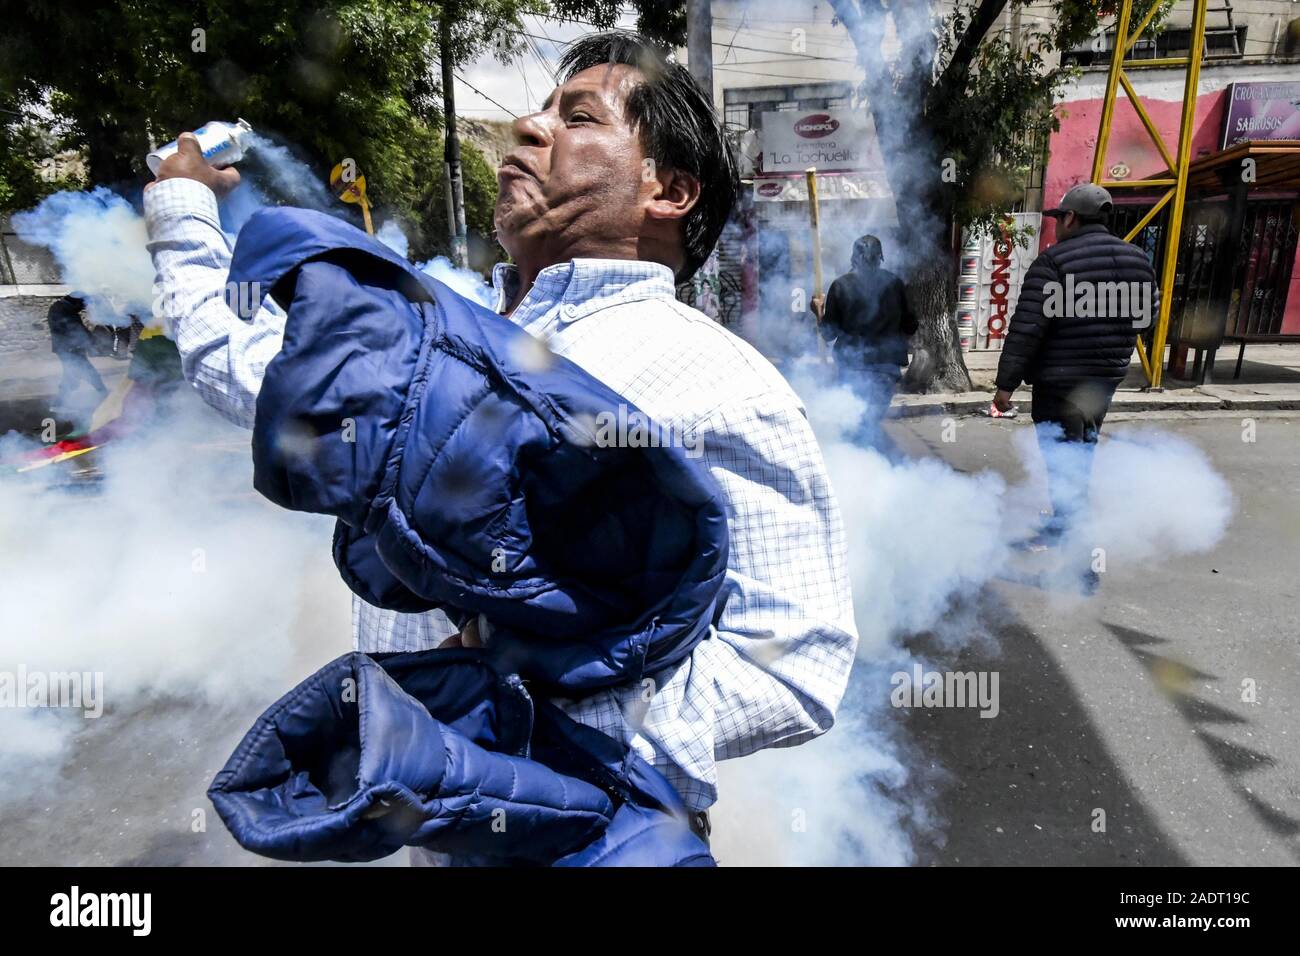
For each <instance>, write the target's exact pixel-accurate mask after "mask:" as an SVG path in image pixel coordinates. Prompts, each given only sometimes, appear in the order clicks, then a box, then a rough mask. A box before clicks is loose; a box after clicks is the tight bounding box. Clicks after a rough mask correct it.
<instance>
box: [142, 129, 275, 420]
mask: <svg viewBox="0 0 1300 956" xmlns="http://www.w3.org/2000/svg"><path fill="white" fill-rule="evenodd" d="M180 150H181V151H180V152H178V153H176V154H175V155H173V156H170V157H168V158H167V159H166V160H165V161H164V162H163V164H162V166H161V167H160V168H159V170H158V181H156V182H154V183H151V184H150V185H149V187H148V188H146V190H145V194H144V212H145V224H146V226H147V228H148V232H149V254H150V255H151V256H152V257H153V263H154V270H155V272H156V273H157V275H156V279H155V282H156V286H155V306H154V309H155V314H156V315H159V316H160V317H162V318H163V319H164V321H165V323H166V326H165V327H166V330H167V332H168V334H169V335H170V336H171V337H172V339H173V340H174V341H175V342H176V347H177V349H178V350H179V351H180V353H181V363H182V367H183V368H184V371H185V378H186V379H187V380H188V381H189V382H190V384H192V385H193V386H194V387H195V388H196V389H197V390H198V392H199V394H200V395H201V396H202V397H203V400H204V401H206V402H207V403H208V404H209V405H211V406H212V407H213V408H214V409H216V410H217V411H218V412H220V413H221V415H222V416H223V417H225V418H227V419H229V420H230V421H232V422H234V423H235V424H236V425H242V426H244V427H245V428H252V427H253V418H254V413H255V409H256V402H257V393H258V391H260V389H261V387H262V375H263V373H264V372H265V370H266V366H267V363H269V362H270V361H271V359H272V358H274V357H275V355H276V353H277V352H279V351H280V343H281V341H282V340H283V338H284V316H283V315H282V314H280V313H279V311H278V310H276V309H275V307H274V306H273V305H270V304H269V302H268V307H264V308H260V309H258V310H257V312H256V314H255V315H254V316H253V320H252V322H245V321H243V320H241V319H240V318H239V316H237V315H236V314H235V313H234V312H233V311H231V309H230V308H229V306H227V304H226V298H225V292H226V281H227V273H228V271H229V269H230V255H231V249H230V241H229V240H228V239H227V238H226V234H225V233H224V232H222V230H221V221H220V219H219V218H218V214H217V195H216V193H215V192H214V191H213V190H214V188H215V189H217V190H220V191H223V192H224V191H226V190H228V189H231V188H233V187H234V185H236V184H237V183H238V182H239V174H238V173H236V172H235V171H234V170H229V169H226V170H214V169H212V168H211V167H210V166H208V165H207V164H206V163H205V162H203V158H202V156H201V155H199V154H198V153H197V150H198V146H197V144H195V143H194V142H193V137H192V136H188V135H186V136H182V137H181V141H180ZM228 174H231V175H228ZM237 294H238V293H237ZM248 295H249V292H247V291H244V292H243V293H242V297H243V298H247V296H248Z"/></svg>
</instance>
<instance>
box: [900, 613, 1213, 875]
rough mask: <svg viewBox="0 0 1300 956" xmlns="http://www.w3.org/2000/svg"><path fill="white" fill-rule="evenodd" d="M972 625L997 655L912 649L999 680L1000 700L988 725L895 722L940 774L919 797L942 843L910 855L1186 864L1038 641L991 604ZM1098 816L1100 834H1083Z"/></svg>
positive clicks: (920, 713)
mask: <svg viewBox="0 0 1300 956" xmlns="http://www.w3.org/2000/svg"><path fill="white" fill-rule="evenodd" d="M981 617H982V618H983V619H984V621H985V623H986V624H988V626H989V630H990V632H992V633H996V634H997V635H998V641H999V642H1000V644H1001V647H1000V650H999V651H997V652H994V651H992V650H990V649H988V648H984V649H978V648H967V649H965V650H963V651H962V652H961V653H960V654H958V655H957V656H956V657H955V658H954V657H952V656H951V655H949V656H948V657H947V658H946V659H945V658H944V656H943V655H942V653H941V652H940V651H938V650H936V649H934V648H931V647H927V646H920V645H914V646H913V647H912V649H913V650H914V651H915V652H917V653H918V654H920V655H922V656H924V657H926V658H927V659H929V660H931V661H934V662H935V664H936V666H938V667H942V668H948V669H951V670H960V671H970V670H974V671H996V672H998V674H999V697H1000V701H999V705H1000V707H999V712H998V715H997V716H996V717H994V718H991V719H990V718H981V717H980V716H979V712H978V711H977V710H975V709H969V708H955V707H941V708H932V709H917V710H911V711H907V712H905V713H906V717H905V725H906V732H907V734H908V735H909V736H910V737H911V739H912V741H913V742H914V744H915V746H916V747H917V748H919V750H920V751H921V752H922V753H923V754H924V757H925V759H926V761H927V762H928V763H930V765H932V766H933V765H935V764H937V765H939V766H940V767H942V768H944V769H946V770H947V771H948V773H947V775H945V777H942V778H940V779H941V780H942V781H943V782H940V783H937V784H934V785H933V788H932V790H931V792H930V794H929V795H930V797H931V798H932V799H933V800H934V802H935V807H936V809H937V811H938V813H939V814H940V815H941V817H942V818H943V827H944V836H943V838H942V841H937V840H936V841H934V842H933V843H931V844H930V845H928V846H927V845H924V842H923V843H922V845H920V846H918V850H919V851H920V857H921V859H920V862H922V863H925V864H929V865H962V866H998V865H1012V866H1019V865H1029V866H1034V865H1038V866H1041V865H1045V864H1055V865H1066V866H1075V865H1088V866H1116V865H1144V866H1160V865H1164V866H1178V865H1185V864H1186V863H1187V862H1188V861H1187V860H1186V859H1185V858H1184V857H1183V856H1182V854H1180V853H1179V852H1178V850H1177V849H1176V848H1175V846H1174V844H1173V842H1172V840H1171V839H1170V838H1169V837H1168V836H1167V835H1166V834H1165V833H1164V832H1163V831H1162V829H1161V828H1160V826H1159V825H1158V824H1157V823H1156V821H1155V819H1154V818H1153V816H1152V815H1151V814H1150V813H1149V812H1148V811H1147V809H1146V808H1145V806H1144V805H1143V802H1142V799H1141V796H1140V795H1139V794H1138V793H1137V791H1136V790H1135V789H1134V788H1133V787H1132V785H1131V784H1130V783H1129V781H1128V780H1127V779H1125V776H1124V774H1123V772H1122V771H1121V770H1120V768H1119V766H1118V765H1117V764H1116V762H1115V761H1114V760H1113V759H1112V757H1111V756H1110V754H1109V753H1108V752H1107V749H1106V747H1105V745H1104V744H1103V742H1102V740H1101V738H1100V737H1099V735H1098V734H1097V733H1096V732H1095V730H1094V729H1093V727H1092V726H1091V723H1090V720H1089V717H1088V713H1087V710H1086V709H1085V707H1084V706H1083V704H1082V703H1081V701H1080V700H1079V699H1078V698H1077V696H1076V695H1075V692H1074V690H1073V688H1072V687H1071V685H1070V682H1069V680H1068V679H1067V677H1066V676H1065V674H1064V673H1063V672H1062V671H1061V670H1060V668H1059V667H1058V665H1057V663H1056V661H1055V660H1054V659H1053V658H1052V656H1051V655H1050V654H1048V653H1047V652H1046V650H1045V649H1044V648H1043V646H1042V643H1041V641H1040V639H1039V637H1038V636H1037V635H1036V634H1035V633H1034V632H1033V631H1032V630H1031V629H1030V628H1029V627H1028V626H1026V625H1025V624H1024V623H1023V622H1022V621H1020V620H1019V618H1017V617H1016V616H1015V614H1014V612H1012V611H1011V610H1010V609H1009V608H1007V607H1006V606H1005V605H1004V604H1002V602H1001V601H1000V600H998V599H997V598H996V597H995V596H992V595H990V596H988V597H987V598H986V605H985V607H984V609H983V613H982V615H981ZM924 643H925V642H921V644H922V645H924ZM1098 810H1100V811H1104V814H1105V817H1104V822H1105V830H1104V832H1101V831H1099V830H1097V829H1094V827H1098V826H1099V825H1100V823H1099V821H1100V817H1099V816H1098V813H1097V811H1098Z"/></svg>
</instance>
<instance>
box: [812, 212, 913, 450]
mask: <svg viewBox="0 0 1300 956" xmlns="http://www.w3.org/2000/svg"><path fill="white" fill-rule="evenodd" d="M883 259H884V252H883V250H882V249H881V247H880V240H879V239H877V238H876V237H875V236H862V237H860V238H859V239H858V240H857V241H856V242H854V243H853V261H852V268H851V269H850V270H849V271H848V272H846V273H845V274H844V275H842V276H840V277H839V278H838V279H836V280H835V281H834V282H832V283H831V288H830V291H829V292H828V293H827V295H826V300H825V303H823V302H822V301H821V297H820V296H814V297H813V303H812V305H813V309H814V311H816V312H817V313H818V315H819V316H820V317H821V321H822V324H823V325H824V326H825V327H826V329H827V332H828V334H829V335H833V336H835V339H834V342H833V343H832V347H831V352H832V354H833V355H834V357H835V364H836V366H837V367H838V369H839V375H840V379H841V380H842V381H845V382H847V383H849V384H850V385H852V386H853V387H854V388H855V389H856V390H857V391H859V392H860V393H862V395H863V398H865V399H866V401H867V402H868V405H869V407H868V410H867V417H868V421H867V422H866V425H865V427H866V430H867V431H868V432H870V433H872V435H874V436H875V439H876V440H880V441H883V439H884V434H883V432H881V431H880V429H879V423H880V419H881V418H882V417H883V416H884V414H885V412H886V411H888V410H889V402H890V399H892V398H893V396H894V391H895V390H896V389H897V388H898V381H899V379H900V378H901V377H902V366H904V365H906V364H907V344H908V339H909V338H910V337H911V336H912V335H914V334H915V333H916V328H917V322H916V315H915V314H914V313H913V312H912V309H911V307H910V306H909V305H908V304H907V295H906V293H905V290H904V287H903V282H902V280H901V279H899V278H898V276H896V275H894V273H892V272H890V271H889V270H888V269H885V268H882V267H881V265H880V263H881V261H882V260H883ZM875 443H876V441H875V440H873V444H875Z"/></svg>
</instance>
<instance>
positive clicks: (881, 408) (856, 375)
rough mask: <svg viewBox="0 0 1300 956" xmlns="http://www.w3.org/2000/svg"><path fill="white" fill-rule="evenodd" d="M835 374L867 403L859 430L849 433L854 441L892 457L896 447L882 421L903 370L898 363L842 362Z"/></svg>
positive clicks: (896, 389)
mask: <svg viewBox="0 0 1300 956" xmlns="http://www.w3.org/2000/svg"><path fill="white" fill-rule="evenodd" d="M838 376H839V380H840V382H841V384H844V385H847V386H848V387H849V388H850V389H852V390H853V393H854V394H855V395H857V396H858V397H859V398H860V399H862V400H863V401H864V402H866V405H867V409H866V411H865V412H864V413H863V415H862V420H861V422H860V423H859V425H858V431H857V433H856V434H855V435H853V436H852V437H853V441H854V442H855V443H856V444H858V445H863V446H865V447H868V448H874V449H876V450H877V451H879V452H881V453H882V454H884V455H886V456H889V457H892V456H893V454H894V453H895V451H896V449H895V447H894V443H893V441H892V440H891V439H890V438H889V436H888V435H887V434H885V429H884V427H883V426H882V424H881V421H882V419H884V417H885V414H886V413H887V412H888V411H889V403H890V402H891V401H892V400H893V398H894V393H895V392H896V391H898V383H899V381H900V380H901V379H902V377H903V370H902V369H901V368H899V367H898V366H897V365H889V364H884V365H879V364H873V365H862V364H858V365H853V364H846V363H844V362H842V361H841V362H840V364H839V366H838Z"/></svg>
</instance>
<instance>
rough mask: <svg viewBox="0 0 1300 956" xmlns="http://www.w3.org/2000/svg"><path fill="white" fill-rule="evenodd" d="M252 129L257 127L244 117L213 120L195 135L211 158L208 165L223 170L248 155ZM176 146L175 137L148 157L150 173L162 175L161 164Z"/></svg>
mask: <svg viewBox="0 0 1300 956" xmlns="http://www.w3.org/2000/svg"><path fill="white" fill-rule="evenodd" d="M252 132H253V127H251V126H249V125H248V123H247V122H246V121H244V120H242V119H241V120H240V121H239V122H237V123H227V122H225V121H223V120H212V121H211V122H208V123H204V124H203V125H202V126H200V127H199V128H198V129H196V130H195V131H194V135H195V137H196V138H197V139H198V141H199V149H200V150H202V152H203V158H204V159H205V160H207V161H208V165H210V166H212V167H214V168H216V169H222V168H224V167H226V166H233V165H234V164H235V163H237V162H239V161H240V160H241V159H243V158H244V152H245V150H246V149H247V145H248V144H247V139H248V136H249V134H250V133H252ZM176 149H177V142H176V140H172V141H171V142H170V143H168V144H167V145H166V146H159V147H158V148H157V149H155V150H154V151H153V152H152V153H150V154H149V155H148V156H147V157H145V162H146V163H148V165H149V172H151V173H153V174H154V175H155V176H156V175H158V167H159V166H161V165H162V162H163V160H164V159H166V158H167V157H168V156H170V155H171V154H172V153H174V152H176Z"/></svg>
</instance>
